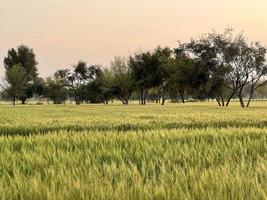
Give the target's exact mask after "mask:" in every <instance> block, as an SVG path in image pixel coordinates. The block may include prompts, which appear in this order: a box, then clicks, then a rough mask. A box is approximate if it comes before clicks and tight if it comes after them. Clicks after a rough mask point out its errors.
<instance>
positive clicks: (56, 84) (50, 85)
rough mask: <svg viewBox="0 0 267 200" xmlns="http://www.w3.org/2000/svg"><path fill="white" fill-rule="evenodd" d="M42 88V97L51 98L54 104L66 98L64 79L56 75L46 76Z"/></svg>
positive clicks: (66, 91)
mask: <svg viewBox="0 0 267 200" xmlns="http://www.w3.org/2000/svg"><path fill="white" fill-rule="evenodd" d="M43 90H44V91H43V95H44V97H46V98H48V99H51V100H52V101H53V103H54V104H61V103H63V102H64V101H65V100H66V99H67V95H68V90H67V88H66V86H65V83H64V80H63V79H62V78H60V77H58V76H55V75H54V77H50V78H47V79H46V81H45V85H44V89H43Z"/></svg>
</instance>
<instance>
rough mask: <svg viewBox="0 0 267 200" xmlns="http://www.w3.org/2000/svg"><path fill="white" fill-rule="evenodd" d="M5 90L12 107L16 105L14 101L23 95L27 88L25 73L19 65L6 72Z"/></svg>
mask: <svg viewBox="0 0 267 200" xmlns="http://www.w3.org/2000/svg"><path fill="white" fill-rule="evenodd" d="M6 81H7V83H8V86H7V88H6V92H7V94H8V95H9V96H10V97H11V98H12V100H13V105H14V106H15V105H16V99H17V98H19V97H21V96H22V95H24V93H25V88H26V86H27V79H26V72H25V70H24V68H23V67H22V66H21V65H20V64H17V65H14V66H13V67H11V68H9V69H8V70H6Z"/></svg>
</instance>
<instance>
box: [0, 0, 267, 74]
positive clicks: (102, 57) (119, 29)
mask: <svg viewBox="0 0 267 200" xmlns="http://www.w3.org/2000/svg"><path fill="white" fill-rule="evenodd" d="M266 8H267V1H266V0H253V1H252V0H223V1H222V0H94V1H93V0H0V77H4V66H3V62H2V60H3V59H4V57H5V56H6V55H7V51H8V49H10V48H12V47H17V46H18V45H20V44H25V45H27V46H29V47H30V48H33V49H34V52H35V54H36V56H37V61H38V63H39V64H38V69H39V74H40V76H42V77H46V76H49V75H52V74H53V73H54V72H55V71H56V70H57V69H59V68H70V67H71V66H72V65H74V64H76V63H77V62H78V61H79V60H83V61H86V62H87V63H88V64H101V65H103V66H107V65H109V63H110V60H111V59H112V58H113V57H114V56H128V55H130V54H133V53H135V52H136V51H140V50H151V49H153V48H155V47H157V46H158V45H161V46H169V47H171V48H175V46H176V45H177V41H178V40H180V41H182V42H187V41H189V40H190V39H191V38H197V37H199V36H201V35H202V34H203V33H206V32H211V31H212V30H216V31H217V32H222V31H223V29H224V28H226V27H228V26H231V27H233V28H234V29H235V30H236V32H237V33H238V32H240V31H244V33H245V35H246V36H247V37H248V38H249V39H250V40H252V41H260V42H261V43H262V44H264V45H267V12H266Z"/></svg>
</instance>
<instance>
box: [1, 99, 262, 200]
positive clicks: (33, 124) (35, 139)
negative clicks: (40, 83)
mask: <svg viewBox="0 0 267 200" xmlns="http://www.w3.org/2000/svg"><path fill="white" fill-rule="evenodd" d="M0 134H1V136H0V197H1V199H62V200H65V199H257V200H258V199H267V103H266V102H253V104H252V107H251V108H249V109H241V108H240V107H239V105H238V104H237V103H233V105H231V106H230V107H229V108H220V107H217V106H216V105H215V103H188V104H185V105H182V104H168V105H166V106H164V107H163V106H160V105H147V106H138V105H130V106H119V105H108V106H103V105H88V106H85V105H82V106H70V105H67V106H62V105H61V106H54V105H42V106H33V105H26V106H17V107H12V106H10V105H1V106H0Z"/></svg>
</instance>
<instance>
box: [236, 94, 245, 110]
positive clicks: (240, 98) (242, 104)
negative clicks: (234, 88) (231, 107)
mask: <svg viewBox="0 0 267 200" xmlns="http://www.w3.org/2000/svg"><path fill="white" fill-rule="evenodd" d="M238 98H239V102H240V106H241V107H242V108H244V107H245V103H244V100H243V97H242V94H241V93H239V94H238Z"/></svg>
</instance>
